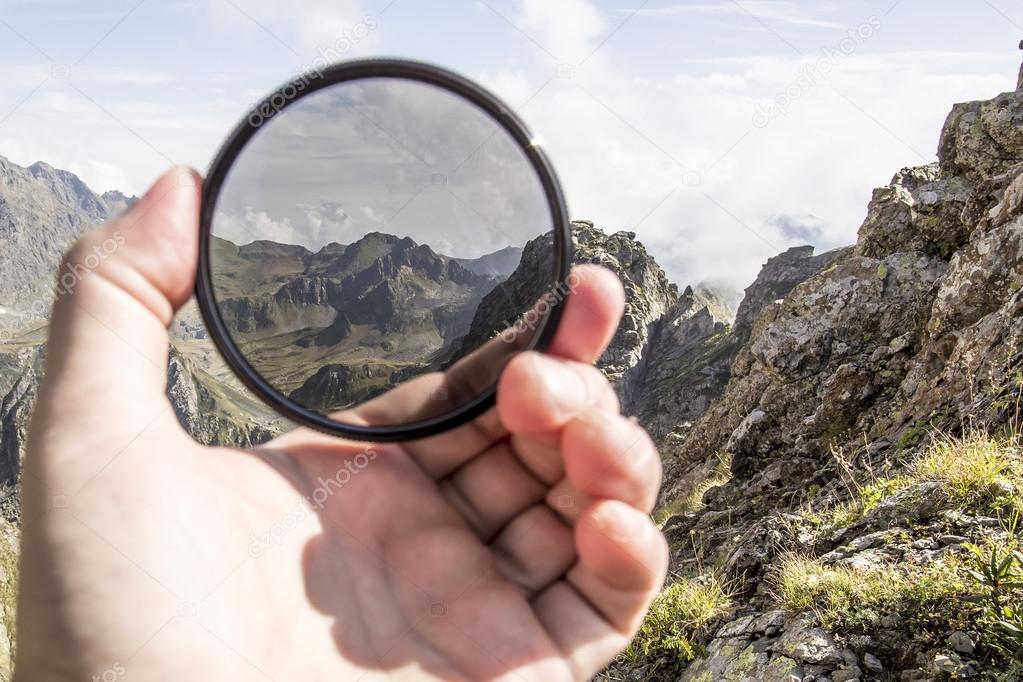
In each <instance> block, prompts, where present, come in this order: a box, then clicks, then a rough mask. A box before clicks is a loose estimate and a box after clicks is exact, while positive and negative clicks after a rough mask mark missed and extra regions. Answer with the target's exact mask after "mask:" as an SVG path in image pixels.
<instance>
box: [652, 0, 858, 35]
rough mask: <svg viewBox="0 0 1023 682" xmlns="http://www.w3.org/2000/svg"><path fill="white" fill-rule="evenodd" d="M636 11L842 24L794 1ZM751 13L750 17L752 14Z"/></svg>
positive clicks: (807, 25) (829, 26)
mask: <svg viewBox="0 0 1023 682" xmlns="http://www.w3.org/2000/svg"><path fill="white" fill-rule="evenodd" d="M638 14H640V15H646V16H651V17H683V18H690V17H711V18H733V17H746V18H748V19H750V20H755V19H754V17H755V18H756V19H761V20H763V21H766V22H768V23H774V24H779V25H788V26H800V27H805V28H825V29H840V28H845V25H843V24H840V23H837V22H834V21H830V20H828V19H826V18H824V17H823V16H817V15H813V14H808V13H807V12H805V11H804V10H803V9H801V8H800V7H799V6H798V5H797V4H796V3H794V2H783V1H781V0H742V1H741V2H724V1H723V2H716V3H689V4H676V5H667V6H665V7H650V8H643V9H640V10H639V12H638ZM751 15H752V16H751Z"/></svg>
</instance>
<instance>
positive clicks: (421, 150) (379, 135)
mask: <svg viewBox="0 0 1023 682" xmlns="http://www.w3.org/2000/svg"><path fill="white" fill-rule="evenodd" d="M551 230H552V224H551V218H550V211H549V208H548V205H547V202H546V198H545V194H544V192H543V189H542V186H541V185H540V182H539V179H538V178H537V176H536V174H535V172H534V170H533V168H532V166H531V165H530V163H529V162H528V160H527V158H526V156H525V155H524V154H523V152H522V150H521V149H519V147H518V145H517V144H516V143H515V141H514V140H513V139H511V137H510V136H509V135H508V133H507V132H505V131H504V129H503V128H501V127H500V126H498V125H497V124H495V123H494V122H493V121H492V120H491V119H490V118H489V117H488V116H487V115H486V114H485V113H483V112H482V111H481V110H479V109H478V108H476V107H475V105H473V104H471V103H469V102H466V101H464V100H462V99H460V98H459V97H457V96H455V95H453V94H451V93H449V92H447V91H445V90H442V89H439V88H436V87H434V86H431V85H428V84H423V83H418V82H414V81H404V80H398V79H372V80H366V81H358V82H352V83H347V84H340V85H337V86H333V87H331V88H327V89H325V90H321V91H319V92H316V93H314V94H312V95H309V96H307V97H305V98H303V99H302V100H300V101H298V102H296V103H295V104H294V105H292V106H291V107H288V108H287V109H286V110H285V111H284V112H283V113H282V114H279V115H278V116H276V117H275V118H273V119H271V120H270V121H269V122H268V123H267V124H266V125H264V126H263V128H261V129H260V131H259V132H258V133H257V134H256V135H255V137H254V138H253V140H252V141H251V142H250V143H249V144H248V146H247V147H246V148H245V149H244V150H243V151H242V153H241V155H240V156H239V158H238V161H237V162H236V164H235V166H234V168H233V169H232V171H231V172H230V174H229V175H228V177H227V179H226V182H225V184H224V187H223V189H222V192H221V195H220V197H219V198H218V202H217V207H216V215H215V219H214V223H213V233H214V237H213V240H212V247H211V270H212V274H213V284H214V291H215V295H216V298H217V301H218V305H219V306H220V310H221V312H222V316H223V319H224V321H225V324H226V325H227V327H228V330H229V331H230V333H231V335H232V337H233V338H234V340H235V342H236V343H237V344H238V346H239V348H240V349H241V351H242V352H243V353H244V354H245V356H246V357H247V359H248V360H249V363H250V364H251V365H252V367H253V368H254V369H255V370H256V371H257V372H259V373H260V374H261V375H262V376H263V377H264V378H265V379H267V380H268V381H269V382H270V383H271V384H272V385H273V386H274V387H275V388H276V389H277V390H278V391H280V392H281V393H283V394H285V395H288V396H290V397H291V398H292V399H293V400H295V401H296V402H298V403H299V404H301V405H303V406H305V407H308V408H310V409H313V410H316V411H320V412H323V413H329V412H332V411H336V410H339V409H343V408H346V407H349V406H352V405H355V404H357V403H362V402H365V401H367V400H370V399H372V398H375V397H378V396H380V395H381V394H383V393H385V392H388V391H391V390H392V389H394V388H395V387H396V386H399V385H401V388H400V389H398V390H396V391H394V392H393V397H394V398H398V397H401V400H400V401H398V400H389V398H391V397H392V394H388V396H387V399H385V398H378V399H377V400H375V401H374V402H373V403H372V404H371V405H370V406H369V407H367V408H366V409H367V410H374V411H375V412H374V414H375V415H376V418H377V420H378V421H377V423H378V425H385V424H387V423H393V424H397V423H399V420H402V421H408V420H409V419H413V418H427V417H430V416H435V415H437V414H441V413H443V412H445V411H448V410H450V409H452V408H454V407H457V406H458V405H460V404H464V403H465V402H467V401H469V400H471V399H472V398H474V397H476V396H477V395H478V394H479V393H480V391H481V390H483V389H485V388H486V387H488V386H490V385H492V384H493V383H494V381H495V380H496V378H497V375H498V374H499V372H500V368H501V367H502V366H503V365H504V364H505V363H506V362H507V360H508V359H509V358H510V357H511V356H512V355H513V354H514V352H515V351H516V350H517V349H519V348H521V347H522V346H523V345H525V344H527V343H528V341H529V339H530V337H531V334H532V331H533V329H532V328H531V327H530V326H528V325H518V326H517V327H516V331H515V333H505V334H503V335H498V334H499V332H501V331H503V330H505V329H506V328H507V327H509V326H510V325H512V324H513V323H514V322H515V321H516V320H517V319H518V318H520V316H522V315H523V313H525V312H526V311H527V310H529V309H530V308H531V307H532V306H533V305H534V304H535V303H536V301H537V300H538V299H539V298H540V297H541V296H542V295H543V293H544V292H545V290H546V289H548V288H549V287H550V286H551V279H552V271H553V263H552V260H551V257H550V253H551V248H552V239H551ZM495 335H497V336H495ZM488 342H489V343H488ZM442 370H447V371H446V373H445V374H440V373H438V372H440V371H442ZM399 405H400V406H399ZM396 406H398V407H396ZM392 420H393V421H392Z"/></svg>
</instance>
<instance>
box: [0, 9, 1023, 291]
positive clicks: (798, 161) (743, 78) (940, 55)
mask: <svg viewBox="0 0 1023 682" xmlns="http://www.w3.org/2000/svg"><path fill="white" fill-rule="evenodd" d="M0 35H2V36H3V37H2V39H0V67H2V69H3V73H4V78H3V79H2V82H0V155H4V156H7V157H8V158H10V159H11V160H12V161H14V162H15V163H19V164H22V165H27V164H30V163H33V162H35V161H38V160H42V161H46V162H48V163H50V164H51V165H54V166H57V167H61V168H66V169H68V170H71V171H73V172H75V173H77V174H79V175H80V176H81V177H82V178H83V179H84V180H85V181H86V182H87V183H88V184H89V185H90V186H91V187H92V188H93V189H95V190H97V191H105V190H109V189H119V190H122V191H125V192H127V193H140V192H142V191H144V190H145V188H146V186H147V185H148V184H149V183H150V182H151V181H152V180H153V179H155V177H156V176H157V175H158V174H159V173H160V172H161V171H162V170H163V169H164V168H166V167H167V166H169V165H171V164H189V165H192V166H195V167H197V168H199V169H200V170H202V169H204V168H205V167H206V166H207V165H208V164H209V162H210V161H211V159H212V158H213V156H214V154H215V153H216V151H217V149H218V147H219V145H220V144H221V142H222V141H223V139H224V138H225V137H226V135H227V134H228V132H229V131H230V130H231V129H232V128H233V127H234V125H235V124H236V123H237V122H238V121H239V120H240V119H241V118H243V117H244V116H245V115H246V113H247V110H248V109H249V107H251V105H252V104H253V103H254V102H256V101H257V100H258V99H260V98H261V97H262V96H263V95H265V94H267V93H268V92H269V91H270V90H272V89H273V88H275V87H277V86H278V85H280V84H281V83H283V82H285V81H287V80H289V79H290V78H292V77H293V76H294V75H295V74H296V73H298V72H300V71H303V70H305V69H308V68H310V67H313V66H316V65H317V64H319V63H322V62H323V61H324V60H327V61H335V60H339V59H348V58H354V57H365V56H374V55H389V56H402V57H411V58H416V59H421V60H425V61H430V62H435V63H438V64H441V65H444V66H447V67H449V68H452V69H455V70H457V71H460V72H462V73H464V74H465V75H467V76H469V77H471V78H474V79H476V80H478V81H479V82H481V83H482V84H483V85H485V86H486V87H488V88H490V89H492V90H493V91H494V92H496V93H497V94H498V95H499V96H500V97H502V98H504V99H505V100H506V101H507V102H508V104H509V105H510V106H511V107H512V108H514V109H515V110H516V111H517V112H518V113H519V114H520V116H521V117H522V118H523V119H525V121H526V122H527V123H528V124H529V125H530V127H531V128H532V130H533V132H534V133H535V134H536V135H537V136H538V137H540V138H541V139H542V140H543V142H544V145H545V148H546V149H547V151H548V153H549V154H550V156H551V158H552V160H553V162H554V165H555V167H556V169H557V171H558V175H559V177H560V179H561V182H562V184H563V185H564V187H565V189H566V193H567V197H568V203H569V210H570V213H571V215H572V216H573V217H574V218H577V219H589V220H593V221H594V222H595V223H596V224H597V225H598V226H599V227H601V228H603V229H604V230H606V231H617V230H628V231H633V232H635V233H636V234H637V235H638V237H639V239H640V240H641V241H642V242H643V243H644V244H645V245H646V247H647V249H648V250H649V251H650V252H651V253H652V254H653V255H654V256H655V257H656V259H657V261H658V262H659V263H660V264H661V265H662V266H663V267H664V268H665V270H666V271H667V272H668V274H669V276H670V277H671V278H672V279H673V280H674V281H676V282H678V283H680V284H686V283H693V282H699V281H702V280H706V279H713V280H720V281H724V282H728V283H731V284H733V285H736V286H739V287H743V286H746V285H747V284H748V283H749V282H750V281H752V279H753V278H754V277H755V275H756V272H757V271H758V269H759V267H760V265H761V264H762V263H763V262H764V261H766V259H767V258H769V257H770V256H772V255H774V254H775V253H778V252H780V251H782V250H784V249H785V248H787V247H790V246H795V245H800V244H805V243H812V244H814V245H815V246H817V247H818V248H819V249H828V248H834V247H837V246H841V245H844V244H848V243H851V242H853V241H854V240H855V236H856V231H857V228H858V227H859V225H860V223H861V222H862V220H863V217H864V216H865V214H866V206H867V202H868V201H869V198H870V193H871V189H872V188H874V187H876V186H879V185H883V184H885V183H887V182H888V181H889V179H890V178H891V177H892V175H893V174H894V173H895V172H896V171H897V170H898V169H900V168H902V167H904V166H912V165H921V164H925V163H930V162H933V161H934V160H935V149H936V147H937V142H938V137H939V134H940V129H941V125H942V123H943V121H944V119H945V117H946V115H947V113H948V110H949V109H950V108H951V106H952V104H953V103H955V102H959V101H967V100H974V99H987V98H990V97H992V96H994V95H996V94H997V93H999V92H1004V91H1007V90H1012V89H1013V88H1014V87H1015V81H1016V74H1017V71H1018V67H1019V62H1020V59H1021V57H1023V55H1021V53H1020V52H1019V51H1018V50H1017V49H1016V48H1017V45H1018V43H1019V40H1020V39H1021V38H1023V6H1021V5H1020V3H1017V2H1010V0H973V1H971V2H962V0H857V1H855V2H854V1H851V0H850V1H845V2H838V1H834V0H819V1H814V2H810V1H806V2H802V1H796V0H791V1H786V0H694V1H690V2H678V1H672V0H647V1H645V2H644V1H643V0H448V1H446V2H443V3H439V2H437V3H424V2H414V1H413V0H304V1H303V2H301V3H293V2H292V3H286V2H271V1H269V0H163V1H161V0H141V1H140V0H127V1H124V2H121V1H115V0H94V1H92V2H89V3H83V2H81V1H80V0H0Z"/></svg>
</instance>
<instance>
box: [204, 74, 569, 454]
mask: <svg viewBox="0 0 1023 682" xmlns="http://www.w3.org/2000/svg"><path fill="white" fill-rule="evenodd" d="M367 78H395V79H405V80H412V81H418V82H422V83H428V84H431V85H434V86H437V87H440V88H443V89H445V90H447V91H449V92H452V93H454V94H456V95H459V96H460V97H462V98H463V99H465V100H468V101H469V102H471V103H472V104H475V105H476V106H477V107H479V108H480V109H482V110H483V111H484V112H485V113H486V114H488V115H489V116H490V117H491V118H493V119H494V120H495V121H496V122H497V123H498V124H499V125H500V126H501V127H502V128H503V129H504V130H505V131H506V132H508V134H509V135H510V136H511V137H512V139H514V140H515V142H516V144H518V146H519V148H520V149H521V150H522V152H523V153H524V154H525V156H526V158H527V159H529V163H530V164H531V165H532V167H533V170H534V171H535V172H536V174H537V177H538V178H539V179H540V183H541V185H542V186H543V190H544V193H545V194H546V197H547V203H548V205H549V207H550V211H551V221H552V225H553V233H554V234H553V236H554V240H553V243H554V247H553V248H554V253H553V263H554V268H553V273H552V279H551V287H552V289H559V290H561V288H562V287H563V286H567V284H568V277H569V269H570V265H571V260H572V238H571V225H570V224H569V218H568V209H567V207H566V205H565V198H564V194H563V193H562V190H561V185H560V183H559V182H558V178H557V175H556V174H555V172H554V168H553V167H552V166H551V163H550V161H549V160H548V158H547V155H546V154H545V153H544V151H543V150H542V149H541V148H540V146H539V144H538V143H537V140H535V139H534V138H533V136H532V135H531V134H530V132H529V129H528V128H527V127H526V125H525V124H524V123H523V122H522V121H521V120H520V119H519V117H518V116H517V115H516V114H515V113H514V112H513V111H512V110H511V108H510V107H508V106H507V105H506V104H504V103H503V102H501V100H499V99H498V98H497V97H496V96H494V95H493V94H491V93H490V92H488V91H487V90H485V89H483V88H482V87H480V86H479V85H477V84H476V83H474V82H472V81H470V80H469V79H467V78H465V77H463V76H460V75H458V74H456V73H453V72H451V71H448V70H447V69H443V68H440V67H437V66H433V65H431V64H425V63H422V62H415V61H408V60H403V59H365V60H358V61H350V62H342V63H339V64H334V65H331V66H328V67H326V68H324V69H320V70H316V71H311V72H308V73H306V74H304V75H302V76H299V77H298V78H295V79H293V80H291V81H288V82H287V83H285V84H284V85H282V86H281V87H279V88H277V90H275V91H274V92H273V93H271V94H270V95H269V96H267V97H266V98H265V99H263V100H262V101H261V102H259V103H258V104H257V105H256V106H255V107H253V108H252V109H251V110H250V113H249V115H248V116H247V117H246V118H245V119H244V120H243V121H241V122H240V123H239V124H238V126H237V127H236V128H235V129H234V131H233V132H232V133H231V135H230V137H228V139H227V141H226V143H225V144H224V146H223V147H221V149H220V151H219V153H218V154H217V156H216V158H215V159H214V160H213V163H212V164H211V165H210V170H209V173H207V176H206V180H205V182H204V184H203V192H202V209H201V212H200V221H199V270H198V274H197V277H196V286H195V295H196V299H197V301H198V303H199V310H200V311H201V313H202V317H203V320H204V322H205V323H206V329H207V330H208V332H209V335H210V338H211V339H212V340H213V343H214V345H216V347H217V350H218V351H219V352H220V354H221V355H222V356H223V358H224V361H225V362H226V363H227V365H228V366H229V367H230V368H231V370H232V371H233V372H234V373H235V374H236V375H237V376H238V378H239V379H240V380H241V381H242V383H243V384H245V386H246V387H247V388H248V389H249V390H251V391H252V392H253V393H254V394H255V395H256V396H258V397H259V398H260V399H261V400H263V402H265V403H266V404H267V405H269V406H270V407H271V408H273V409H274V410H275V411H277V412H278V413H280V414H281V415H283V416H284V417H286V418H288V419H290V420H291V421H293V422H296V423H298V424H301V425H303V426H308V427H310V428H313V429H316V430H318V431H322V432H324V433H328V434H331V435H336V436H343V437H346V438H350V439H354V440H360V441H372V442H391V441H403V440H414V439H418V438H425V437H427V436H431V435H434V434H437V433H440V432H443V431H447V430H449V429H451V428H454V427H456V426H458V425H460V424H464V423H466V422H468V421H470V420H471V419H473V418H475V417H477V416H479V415H480V414H482V413H483V412H485V411H486V410H488V409H490V408H491V407H493V405H494V399H495V394H496V392H497V386H496V384H495V385H492V386H490V387H489V388H487V389H486V390H485V391H483V392H482V393H481V394H480V395H479V396H477V397H476V398H474V399H472V400H470V401H468V402H466V403H464V404H462V405H459V406H458V407H457V408H455V409H453V410H451V411H450V412H448V413H445V414H442V415H439V416H437V417H433V418H430V419H426V420H423V421H419V422H415V423H411V424H404V425H393V426H358V425H355V424H346V423H342V422H338V421H334V420H332V419H330V418H328V417H326V416H325V415H323V414H320V413H318V412H314V411H312V410H310V409H308V408H306V407H303V406H302V405H299V404H298V403H296V402H295V401H294V400H291V399H290V398H289V397H287V396H285V395H284V394H282V393H281V392H280V391H278V390H276V389H275V388H274V387H273V386H272V385H271V384H270V383H269V382H268V381H267V380H266V379H265V378H263V376H262V375H260V374H259V372H257V371H256V370H255V369H254V368H253V367H252V365H250V364H249V362H248V360H247V359H246V358H245V356H244V355H242V353H241V351H240V350H239V349H238V347H237V345H236V344H235V343H234V340H233V339H232V338H231V335H230V333H229V332H228V330H227V326H226V325H225V324H224V320H223V318H222V317H221V315H220V309H219V307H218V306H217V304H216V299H215V297H214V292H213V281H212V274H211V270H210V253H209V249H210V239H211V237H212V229H213V216H214V213H215V209H216V205H217V198H218V197H219V195H220V192H221V189H222V188H223V184H224V182H225V179H226V178H227V176H228V173H229V171H230V170H231V167H232V166H233V165H234V163H235V161H236V160H237V158H238V156H239V154H241V152H242V150H243V149H244V148H245V145H246V144H248V142H249V141H250V140H251V139H252V138H253V136H255V134H256V133H257V132H258V131H259V129H260V127H261V126H263V125H264V124H266V122H267V121H270V120H272V119H273V118H274V117H275V116H277V115H278V114H280V113H281V112H282V111H284V110H286V109H287V107H288V106H291V105H292V104H294V103H295V102H297V101H299V100H301V99H302V98H303V97H306V96H308V95H310V94H312V93H314V92H316V91H318V90H321V89H323V88H326V87H330V86H332V85H337V84H338V83H344V82H346V81H352V80H360V79H367ZM562 304H563V297H561V296H555V297H553V301H552V305H551V306H550V307H549V309H548V310H549V312H547V314H546V315H545V316H544V318H543V319H542V320H540V322H539V323H538V324H537V327H536V330H535V333H533V335H532V338H531V339H530V341H529V344H528V349H532V350H544V349H545V348H547V346H548V345H549V344H550V342H551V340H552V339H553V337H554V333H555V331H556V329H557V326H558V322H559V320H560V318H561V311H562V307H563V306H562Z"/></svg>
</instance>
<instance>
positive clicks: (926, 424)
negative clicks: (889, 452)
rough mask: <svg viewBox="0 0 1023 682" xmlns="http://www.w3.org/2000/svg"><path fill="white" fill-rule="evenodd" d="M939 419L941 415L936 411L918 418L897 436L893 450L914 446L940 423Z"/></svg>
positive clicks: (907, 448)
mask: <svg viewBox="0 0 1023 682" xmlns="http://www.w3.org/2000/svg"><path fill="white" fill-rule="evenodd" d="M941 420H942V416H941V415H940V414H939V413H937V412H932V413H931V415H930V416H929V417H927V418H926V419H918V420H917V422H916V423H915V424H914V425H913V426H911V427H910V428H909V429H907V430H906V431H905V432H904V433H903V434H902V435H901V436H900V437H899V441H898V443H896V445H895V451H896V452H905V451H907V450H911V449H913V448H915V447H916V446H917V445H919V444H920V443H921V442H923V440H924V438H926V437H927V436H928V435H929V434H931V433H932V432H933V431H934V429H935V428H936V427H937V425H938V424H940V423H941Z"/></svg>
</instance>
